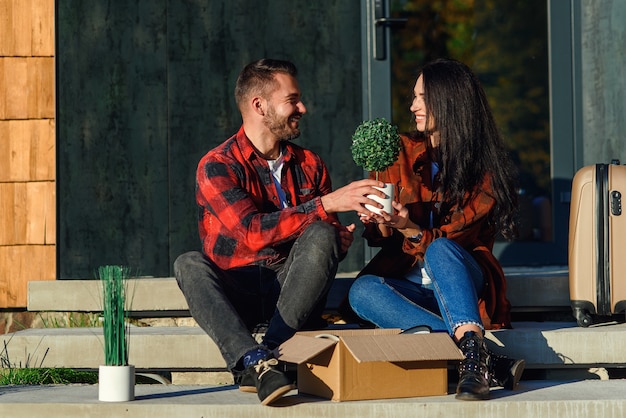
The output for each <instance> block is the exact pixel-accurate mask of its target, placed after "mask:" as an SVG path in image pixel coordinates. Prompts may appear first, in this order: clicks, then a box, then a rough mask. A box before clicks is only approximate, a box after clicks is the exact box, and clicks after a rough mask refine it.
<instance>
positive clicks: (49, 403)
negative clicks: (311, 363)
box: [0, 380, 626, 418]
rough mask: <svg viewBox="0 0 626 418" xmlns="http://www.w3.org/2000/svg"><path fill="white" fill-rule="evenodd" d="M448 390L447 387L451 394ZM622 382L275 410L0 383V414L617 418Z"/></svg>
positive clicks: (296, 402)
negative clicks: (484, 396)
mask: <svg viewBox="0 0 626 418" xmlns="http://www.w3.org/2000/svg"><path fill="white" fill-rule="evenodd" d="M453 391H454V388H453V387H452V388H450V389H449V393H453ZM625 393H626V380H585V381H556V382H555V381H522V382H521V383H520V385H519V387H518V389H517V390H515V391H506V390H504V389H492V390H491V400H489V401H481V402H464V401H459V400H456V399H454V395H446V396H432V397H419V398H408V399H386V400H372V401H353V402H331V401H327V400H323V399H319V398H313V397H308V396H305V395H299V394H298V393H297V392H296V391H293V392H290V393H288V394H287V396H285V397H284V398H283V399H281V401H280V402H277V403H276V404H275V406H273V407H267V406H262V405H260V404H259V400H258V398H257V396H256V395H255V394H253V393H244V392H240V391H239V390H237V388H236V387H234V386H196V385H194V386H177V385H137V386H136V387H135V400H134V401H131V402H123V403H116V402H99V401H98V386H97V385H61V386H27V387H24V386H12V387H6V388H2V387H0V395H2V396H0V416H3V417H11V418H31V417H46V418H57V417H58V418H72V417H80V418H82V417H91V418H104V417H122V416H124V417H126V416H128V417H151V418H170V417H218V416H219V417H229V418H240V417H241V418H249V417H255V418H256V417H258V418H265V417H268V418H269V417H273V418H288V417H291V418H296V417H297V418H307V417H315V418H321V417H343V418H398V417H420V418H430V417H433V418H434V417H458V418H463V417H466V418H474V417H480V418H503V417H506V418H527V417H550V418H589V417H602V418H622V417H624V411H626V397H625V396H624V394H625Z"/></svg>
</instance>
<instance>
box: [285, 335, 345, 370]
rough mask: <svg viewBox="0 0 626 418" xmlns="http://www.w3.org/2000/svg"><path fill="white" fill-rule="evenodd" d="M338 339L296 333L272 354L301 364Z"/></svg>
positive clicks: (332, 344) (286, 360) (288, 361)
mask: <svg viewBox="0 0 626 418" xmlns="http://www.w3.org/2000/svg"><path fill="white" fill-rule="evenodd" d="M321 333H322V332H321V331H320V332H317V334H321ZM338 341H339V339H338V338H315V337H314V336H305V335H300V334H296V335H294V336H293V337H291V338H290V339H289V340H288V341H286V342H284V343H283V344H281V345H280V346H279V347H278V348H276V350H274V355H275V357H276V358H277V359H278V360H280V361H285V362H287V363H295V364H301V363H304V362H305V361H307V360H309V359H310V358H311V357H314V356H316V355H317V354H319V353H321V352H322V351H324V350H326V349H328V348H329V347H332V346H334V345H335V344H337V342H338Z"/></svg>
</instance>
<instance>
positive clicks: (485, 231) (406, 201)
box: [359, 135, 511, 329]
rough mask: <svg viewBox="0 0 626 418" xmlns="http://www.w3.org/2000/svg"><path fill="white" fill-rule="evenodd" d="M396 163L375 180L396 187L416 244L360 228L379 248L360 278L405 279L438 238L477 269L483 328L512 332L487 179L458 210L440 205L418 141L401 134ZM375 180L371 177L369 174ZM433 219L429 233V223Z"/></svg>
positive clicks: (399, 236) (369, 227) (429, 166)
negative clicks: (418, 232)
mask: <svg viewBox="0 0 626 418" xmlns="http://www.w3.org/2000/svg"><path fill="white" fill-rule="evenodd" d="M401 138H402V151H401V152H400V155H399V157H398V160H397V161H396V162H395V163H394V164H393V165H392V166H391V167H389V168H388V169H387V170H385V171H384V172H380V173H379V176H378V179H379V180H380V181H384V182H386V183H393V184H394V185H395V199H396V200H398V201H399V202H400V203H402V204H403V205H405V206H406V207H407V209H409V216H410V218H411V220H412V221H413V222H415V223H417V224H418V225H420V226H421V227H423V228H424V229H423V232H424V235H423V237H422V239H421V241H420V242H419V243H417V244H415V243H412V242H410V241H408V240H406V239H405V238H404V237H403V236H402V234H400V233H399V232H397V231H394V234H393V235H392V236H390V237H387V238H384V237H382V236H381V235H380V232H379V230H378V228H377V226H376V225H373V224H369V225H366V227H365V232H364V234H363V236H364V237H365V238H366V239H367V241H368V244H369V245H370V246H372V247H381V250H380V251H379V252H378V253H377V254H376V256H375V257H374V258H373V259H372V260H371V261H370V262H369V263H368V264H367V265H366V266H365V268H364V269H363V270H362V271H361V272H360V273H359V275H363V274H376V275H379V276H385V277H404V274H405V273H406V272H407V271H408V270H409V269H410V268H411V267H412V266H413V265H414V264H415V263H417V261H418V260H422V259H423V257H424V253H425V251H426V248H427V247H428V245H429V244H430V243H431V242H432V241H433V240H435V239H437V238H439V237H446V238H448V239H451V240H454V241H456V242H457V243H458V244H460V245H461V246H463V247H464V248H465V249H466V250H467V251H469V252H470V253H471V254H472V255H473V256H474V258H475V259H476V261H477V262H478V264H479V265H480V267H481V269H482V271H483V275H484V277H485V288H484V290H483V293H482V294H481V295H480V297H479V301H478V304H479V308H480V313H481V317H482V320H483V325H484V326H485V328H486V329H499V328H510V327H511V313H510V312H511V304H510V303H509V301H508V300H507V298H506V279H505V277H504V272H503V271H502V267H501V266H500V263H499V262H498V260H497V259H496V258H495V256H494V255H493V253H492V249H493V244H494V241H495V235H496V231H495V229H494V228H493V225H491V224H490V222H489V218H490V213H491V209H492V208H493V206H494V204H495V200H494V198H493V197H492V195H491V194H490V190H491V181H490V178H489V177H486V178H485V179H484V181H483V182H482V185H481V188H480V190H479V191H478V193H476V194H475V196H474V197H473V198H472V199H471V200H469V201H468V202H467V204H466V205H465V206H464V207H462V208H459V207H458V206H456V205H451V204H450V203H448V202H442V201H441V193H440V192H439V191H438V190H437V188H438V186H439V184H438V176H435V177H434V179H432V164H431V160H430V158H429V156H428V153H427V152H426V143H425V141H424V139H422V138H412V137H409V136H405V135H402V136H401ZM370 177H372V178H375V173H370ZM431 214H432V225H433V226H432V228H431V227H429V225H430V222H431V221H430V218H431Z"/></svg>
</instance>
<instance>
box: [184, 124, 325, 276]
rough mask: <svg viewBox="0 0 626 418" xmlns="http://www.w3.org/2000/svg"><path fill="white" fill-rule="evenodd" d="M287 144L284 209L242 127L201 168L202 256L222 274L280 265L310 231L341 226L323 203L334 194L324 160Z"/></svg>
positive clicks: (198, 187)
mask: <svg viewBox="0 0 626 418" xmlns="http://www.w3.org/2000/svg"><path fill="white" fill-rule="evenodd" d="M283 144H284V145H283V156H284V166H283V170H282V179H281V185H282V189H283V191H284V193H285V196H286V199H287V202H288V204H289V206H288V207H287V208H284V209H280V205H281V204H280V198H279V195H278V193H277V191H276V186H275V184H274V181H273V179H272V173H271V172H270V170H269V166H268V164H267V161H266V160H264V159H263V158H262V157H260V156H259V155H258V154H257V152H256V151H255V149H254V148H253V146H252V143H251V142H250V140H249V139H248V137H247V136H246V134H245V132H244V130H243V126H242V127H241V128H240V129H239V132H237V134H236V135H234V136H233V137H231V138H230V139H228V140H226V141H225V142H223V143H222V144H221V145H219V146H218V147H216V148H214V149H212V150H211V151H209V152H208V153H207V154H206V155H205V156H204V157H203V158H202V159H201V160H200V163H199V164H198V170H197V172H196V202H197V203H198V210H199V219H198V229H199V232H200V239H201V240H202V248H203V252H204V254H205V255H206V256H207V257H208V258H209V259H211V260H212V261H213V262H214V263H215V264H216V265H217V266H218V267H220V268H221V269H224V270H226V269H231V268H235V267H242V266H248V265H271V264H276V263H281V262H283V261H284V260H285V259H286V258H287V256H288V255H289V251H290V249H291V246H292V245H293V242H294V240H295V239H296V238H298V237H299V236H300V234H301V233H302V232H303V231H304V230H305V229H306V227H307V226H308V225H310V224H311V223H313V222H315V221H319V220H324V221H327V222H336V221H337V217H336V216H335V215H334V214H328V213H326V211H325V210H324V208H323V207H322V202H321V199H320V197H321V196H323V195H325V194H327V193H330V192H331V191H332V188H331V180H330V176H329V173H328V170H327V168H326V165H325V164H324V162H323V161H322V159H321V158H320V157H319V156H318V155H317V154H315V153H314V152H312V151H309V150H306V149H304V148H302V147H299V146H297V145H294V144H293V143H291V142H287V141H285V142H284V143H283Z"/></svg>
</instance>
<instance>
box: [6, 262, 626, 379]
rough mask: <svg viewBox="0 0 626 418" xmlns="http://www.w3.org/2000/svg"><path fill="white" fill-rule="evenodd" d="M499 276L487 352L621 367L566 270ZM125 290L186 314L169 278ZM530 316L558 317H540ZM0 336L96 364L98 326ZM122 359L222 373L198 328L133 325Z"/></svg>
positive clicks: (77, 292) (171, 312)
mask: <svg viewBox="0 0 626 418" xmlns="http://www.w3.org/2000/svg"><path fill="white" fill-rule="evenodd" d="M506 274H507V279H508V296H509V299H510V301H511V303H512V305H513V317H514V324H513V325H514V329H512V330H500V331H493V332H489V333H488V334H487V338H488V339H489V344H490V347H491V348H492V350H493V351H495V352H500V353H503V354H507V355H509V356H511V357H516V358H525V359H526V362H527V369H528V373H534V376H537V375H540V377H541V378H548V379H549V378H551V376H554V375H555V373H561V374H562V373H566V372H576V373H583V374H582V376H583V377H584V376H586V375H588V374H589V373H592V374H594V376H592V377H594V378H596V379H597V378H600V379H607V378H610V377H612V376H610V375H611V374H612V373H614V372H617V373H618V374H619V373H620V372H619V371H620V370H621V368H622V367H624V366H626V350H622V349H619V350H618V349H614V348H615V347H626V324H623V323H617V322H612V323H609V324H605V325H602V326H592V327H589V328H581V327H578V326H577V324H576V323H575V321H574V319H573V317H572V316H571V309H570V305H569V303H570V302H569V290H568V276H567V269H566V268H559V267H556V268H537V269H533V268H524V269H522V268H520V269H507V270H506ZM352 277H353V275H352V274H344V275H339V276H338V277H337V280H336V281H335V284H334V287H333V289H332V290H331V293H330V297H329V300H328V309H329V310H330V311H332V310H334V309H336V307H337V306H338V305H339V302H340V301H341V299H342V298H343V296H344V295H345V293H346V291H347V289H348V288H349V286H350V283H351V279H352ZM99 286H100V283H99V282H97V281H95V280H65V281H52V282H30V284H29V293H28V297H29V299H28V310H30V311H62V312H97V311H99V310H100V309H101V307H100V299H99V292H100V288H99ZM129 291H130V292H132V294H133V304H132V308H133V312H132V314H133V315H134V316H136V317H144V318H145V317H177V316H188V315H189V312H188V310H187V309H188V308H187V304H186V301H185V299H184V297H183V295H182V293H181V292H180V290H179V289H178V286H177V285H176V281H175V279H173V278H159V279H155V278H139V279H134V280H131V281H130V283H129ZM537 317H539V318H549V319H551V318H557V319H559V320H558V321H557V320H551V321H549V322H539V321H536V320H535V319H534V318H537ZM529 318H531V319H529ZM192 322H193V321H192ZM622 322H623V321H622ZM3 339H4V342H5V347H6V350H7V354H8V355H9V357H10V359H11V361H12V362H14V363H21V364H26V361H30V362H31V364H33V362H34V363H36V364H39V361H40V360H43V363H42V366H44V367H70V368H80V369H96V368H97V367H98V365H100V364H102V362H103V342H102V330H101V328H45V329H27V330H24V331H19V332H15V333H12V334H6V335H4V336H3ZM129 358H130V359H131V363H133V364H134V365H135V366H136V367H137V369H138V370H139V371H144V372H147V373H148V372H150V373H152V372H166V373H167V376H168V379H170V380H171V381H172V383H177V382H179V383H187V382H189V380H188V379H189V376H191V375H194V376H206V373H209V374H210V375H211V376H215V373H216V372H225V364H224V361H223V359H222V358H221V355H220V353H219V351H218V350H217V347H216V346H215V344H214V343H213V342H212V341H211V339H210V338H209V337H208V336H207V335H206V334H205V333H204V332H203V331H202V330H201V329H200V328H199V327H197V326H177V327H173V326H153V327H133V328H132V329H131V332H130V353H129ZM542 373H543V374H542ZM217 376H218V377H217V379H218V381H219V382H223V383H229V378H230V375H229V374H228V373H218V374H217ZM195 381H197V380H195ZM211 382H214V381H213V380H212V381H211Z"/></svg>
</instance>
